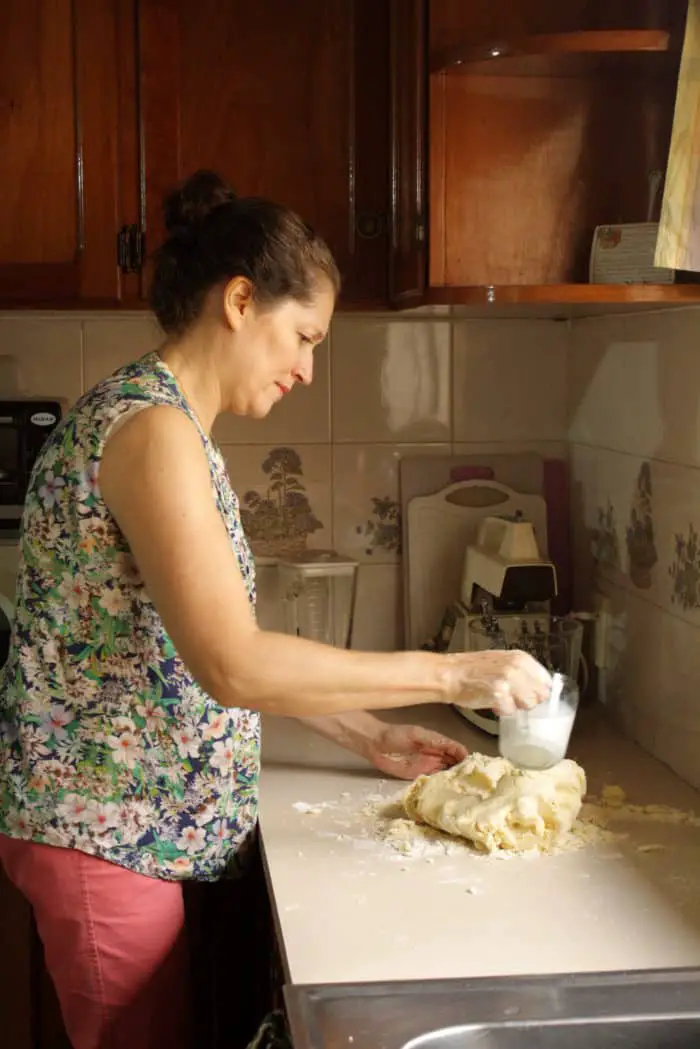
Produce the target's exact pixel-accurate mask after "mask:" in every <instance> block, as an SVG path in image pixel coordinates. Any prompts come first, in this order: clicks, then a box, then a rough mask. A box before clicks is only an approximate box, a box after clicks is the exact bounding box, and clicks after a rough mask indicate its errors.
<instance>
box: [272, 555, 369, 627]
mask: <svg viewBox="0 0 700 1049" xmlns="http://www.w3.org/2000/svg"><path fill="white" fill-rule="evenodd" d="M357 569H358V562H357V561H353V560H351V559H350V558H346V557H343V556H342V555H341V554H338V553H336V552H335V551H334V550H304V551H303V552H302V553H300V554H299V555H297V556H294V557H289V558H284V559H281V560H280V561H279V562H278V564H277V571H278V576H279V593H280V597H281V599H282V604H283V609H284V630H285V633H287V634H293V635H295V636H296V637H305V638H307V639H308V640H310V641H319V642H321V643H322V644H326V645H334V646H335V647H336V648H350V646H351V644H352V627H353V617H354V610H355V595H356V590H357Z"/></svg>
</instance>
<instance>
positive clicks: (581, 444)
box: [568, 440, 700, 470]
mask: <svg viewBox="0 0 700 1049" xmlns="http://www.w3.org/2000/svg"><path fill="white" fill-rule="evenodd" d="M568 444H569V446H570V447H571V448H587V449H588V450H589V451H593V452H605V453H606V454H609V455H620V456H624V457H626V458H628V459H636V460H638V461H639V462H650V463H660V464H661V465H663V466H676V467H678V468H679V469H681V470H700V463H688V462H682V461H681V460H679V459H664V458H662V457H661V456H658V455H642V454H641V453H640V452H628V451H625V450H624V449H622V448H611V447H609V446H608V445H605V444H589V443H588V442H586V441H571V440H570V441H569V442H568Z"/></svg>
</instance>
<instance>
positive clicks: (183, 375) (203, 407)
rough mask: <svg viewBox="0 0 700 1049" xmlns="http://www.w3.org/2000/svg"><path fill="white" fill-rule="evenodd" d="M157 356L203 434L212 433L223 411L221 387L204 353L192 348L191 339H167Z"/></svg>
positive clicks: (211, 363) (192, 342) (196, 347)
mask: <svg viewBox="0 0 700 1049" xmlns="http://www.w3.org/2000/svg"><path fill="white" fill-rule="evenodd" d="M158 356H159V357H160V359H161V360H162V361H163V363H164V364H165V365H167V367H168V368H169V369H170V371H171V372H172V373H173V375H174V376H175V378H176V379H177V383H178V385H179V387H180V389H181V390H182V393H183V395H184V397H185V399H186V401H187V403H188V404H189V406H190V408H191V409H192V411H193V412H194V414H195V415H196V416H197V418H198V420H199V424H200V426H201V427H202V429H203V430H204V432H205V433H206V434H207V435H209V434H210V433H211V430H212V427H213V425H214V421H215V419H216V417H217V416H218V415H220V414H221V411H222V409H223V399H222V396H221V388H220V386H219V382H218V379H217V374H216V368H215V367H214V364H213V361H211V360H210V359H209V355H208V354H207V353H206V351H203V350H202V349H201V348H199V347H198V346H195V345H194V341H193V340H192V339H191V338H187V337H183V338H181V339H178V340H177V341H171V340H167V341H166V342H164V343H163V345H162V346H161V347H160V348H159V350H158Z"/></svg>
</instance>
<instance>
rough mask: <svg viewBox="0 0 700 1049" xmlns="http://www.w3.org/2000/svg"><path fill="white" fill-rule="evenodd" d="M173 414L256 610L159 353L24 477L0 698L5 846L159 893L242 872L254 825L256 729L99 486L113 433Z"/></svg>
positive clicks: (219, 479) (235, 516) (92, 397)
mask: <svg viewBox="0 0 700 1049" xmlns="http://www.w3.org/2000/svg"><path fill="white" fill-rule="evenodd" d="M156 404H165V405H173V406H175V407H177V408H179V409H180V410H182V411H183V412H185V413H186V414H187V415H188V416H189V418H190V419H191V420H192V423H193V425H195V426H196V427H197V429H198V431H199V434H200V437H201V440H202V449H203V454H205V455H206V457H207V460H208V462H209V471H210V474H211V488H212V498H213V499H214V501H215V503H216V505H217V507H218V509H219V512H220V514H221V516H222V518H223V519H224V522H225V524H226V527H227V529H228V533H229V536H230V538H231V549H232V551H233V553H234V555H235V557H236V558H237V560H238V564H239V566H240V569H241V572H242V574H243V577H244V580H245V582H246V585H247V588H248V594H249V597H250V600H251V603H254V601H255V581H254V568H253V559H252V555H251V552H250V549H249V547H248V543H247V542H246V539H245V536H244V534H243V529H242V527H241V519H240V514H239V508H238V500H237V498H236V496H235V494H234V492H233V490H232V488H231V485H230V482H229V479H228V476H227V473H226V467H225V465H224V461H223V458H222V455H221V452H220V451H219V449H218V448H217V447H216V445H215V443H214V442H213V441H212V440H211V439H210V438H208V437H207V436H206V434H205V433H204V431H203V430H202V429H201V427H200V425H199V422H198V421H197V418H196V416H195V415H194V413H193V412H192V411H191V410H190V408H189V407H188V405H187V402H186V401H185V399H184V397H183V395H182V393H181V392H180V389H179V387H178V385H177V382H176V380H175V377H174V376H173V374H172V373H171V372H170V370H169V369H168V368H167V367H166V365H165V364H164V363H163V362H162V361H161V360H160V358H159V357H158V355H157V354H155V353H152V354H148V355H146V356H145V357H143V358H142V359H141V360H139V361H136V362H135V363H133V364H130V365H128V366H127V367H125V368H122V369H120V370H119V371H117V372H115V373H114V375H112V376H110V378H108V379H106V380H105V381H104V382H102V383H100V384H99V385H98V386H96V387H95V388H94V389H92V390H91V391H90V392H89V393H87V394H86V395H85V396H84V397H82V398H81V400H80V401H78V403H77V404H76V405H75V407H74V408H73V409H72V410H71V411H70V412H69V413H68V414H67V415H66V417H65V419H64V420H63V422H62V423H61V424H60V425H59V427H57V428H56V430H54V431H53V433H52V434H51V436H50V437H49V439H48V441H47V443H46V444H45V446H44V448H43V450H42V452H41V454H40V456H39V459H38V460H37V463H36V465H35V468H34V471H33V475H32V479H31V483H30V488H29V492H28V495H27V500H26V504H25V509H24V517H23V521H22V537H21V546H20V554H21V556H20V569H19V576H18V582H17V602H16V612H15V621H14V628H13V634H12V641H11V647H10V654H9V657H8V660H7V663H6V664H5V667H4V670H3V675H2V679H1V682H0V833H3V834H6V835H9V836H11V837H15V838H24V839H28V840H32V841H36V842H44V843H46V844H49V845H58V846H64V847H66V848H72V849H79V850H81V851H83V852H86V853H89V854H90V855H93V856H99V857H102V858H103V859H105V860H110V861H111V862H113V863H117V864H120V865H121V866H123V867H126V868H128V869H129V870H132V871H137V872H139V873H141V874H146V875H150V876H153V877H158V878H163V879H167V880H177V879H181V878H197V879H200V880H204V881H212V880H215V879H217V878H218V877H220V876H222V875H223V874H224V873H226V872H227V870H228V869H229V868H230V867H231V866H232V864H233V865H235V861H236V858H237V857H238V856H239V854H241V853H242V850H243V847H244V846H245V845H246V844H247V842H248V840H249V838H250V836H251V832H252V831H253V829H254V827H255V823H256V817H257V794H258V775H259V764H260V719H259V715H258V714H256V713H252V712H251V711H247V710H239V709H233V708H224V707H221V706H220V705H218V704H217V703H216V702H214V700H213V699H212V698H211V697H210V696H208V695H207V694H206V693H205V692H204V691H203V690H202V689H201V688H200V686H199V685H198V684H197V682H196V681H195V680H194V678H193V677H192V675H191V674H190V672H189V671H188V669H187V667H186V666H185V665H184V663H183V662H182V660H181V659H180V658H179V656H178V654H177V652H176V651H175V648H174V647H173V643H172V641H171V640H170V638H169V637H168V634H167V633H166V631H165V628H164V626H163V623H162V621H161V619H160V617H159V615H158V612H157V611H156V609H155V607H154V606H153V604H152V603H151V601H150V599H149V596H148V593H147V592H146V590H145V587H144V585H143V583H142V581H141V579H140V578H139V572H138V568H137V566H136V564H135V562H134V560H133V558H132V556H131V553H130V550H129V546H128V544H127V542H126V539H125V538H124V536H123V534H122V533H121V532H120V530H119V528H118V526H117V524H116V522H115V520H114V518H113V517H112V515H111V514H110V512H109V510H108V509H107V506H106V505H105V503H104V501H103V499H102V497H101V495H100V487H99V472H100V459H101V456H102V452H103V449H104V446H105V441H106V439H107V436H108V434H109V432H110V429H111V427H112V426H113V424H114V423H115V422H116V421H117V420H118V419H120V418H122V417H124V416H125V415H126V414H127V413H132V412H134V411H138V410H140V409H142V408H147V407H149V406H151V405H156Z"/></svg>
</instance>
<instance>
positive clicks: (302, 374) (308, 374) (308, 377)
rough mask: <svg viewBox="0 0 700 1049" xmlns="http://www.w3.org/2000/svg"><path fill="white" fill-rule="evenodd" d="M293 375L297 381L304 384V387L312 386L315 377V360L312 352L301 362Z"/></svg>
mask: <svg viewBox="0 0 700 1049" xmlns="http://www.w3.org/2000/svg"><path fill="white" fill-rule="evenodd" d="M292 374H293V375H294V378H295V379H296V381H297V382H301V383H303V384H304V386H309V385H310V384H311V382H312V381H313V377H314V358H313V353H312V352H311V351H309V353H308V354H306V355H305V356H304V358H303V359H302V360H301V361H300V362H299V365H298V367H297V368H296V370H295V371H294V372H293V373H292Z"/></svg>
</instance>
